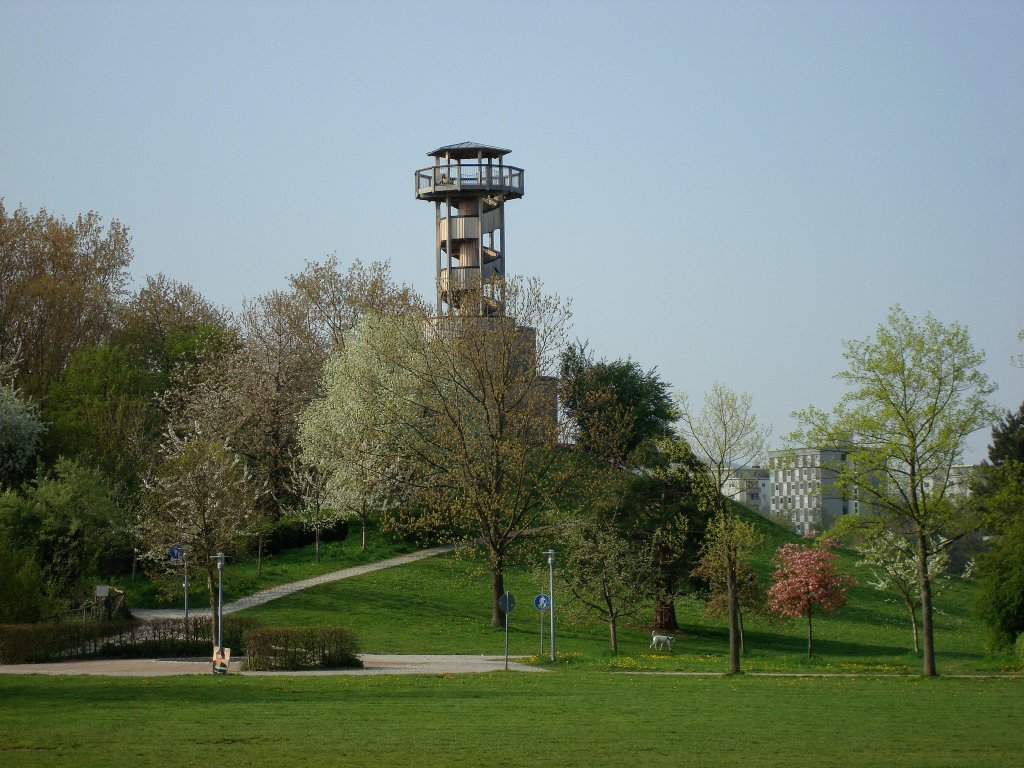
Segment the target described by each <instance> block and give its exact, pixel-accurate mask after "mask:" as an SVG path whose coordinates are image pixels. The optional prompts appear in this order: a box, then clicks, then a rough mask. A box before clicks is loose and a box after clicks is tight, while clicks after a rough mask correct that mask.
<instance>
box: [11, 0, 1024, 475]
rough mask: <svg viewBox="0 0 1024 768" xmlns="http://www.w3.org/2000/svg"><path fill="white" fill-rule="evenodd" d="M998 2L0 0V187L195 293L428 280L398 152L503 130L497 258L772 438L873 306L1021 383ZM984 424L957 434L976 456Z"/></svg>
mask: <svg viewBox="0 0 1024 768" xmlns="http://www.w3.org/2000/svg"><path fill="white" fill-rule="evenodd" d="M1022 40H1024V3H1021V2H1017V1H1016V0H1013V1H1010V2H996V1H994V0H992V1H989V0H973V1H970V2H968V1H964V2H941V1H940V2H934V1H931V2H892V1H890V2H830V1H828V0H821V1H819V2H798V1H796V0H792V1H789V2H781V1H776V2H675V3H670V2H650V1H646V2H645V1H644V0H640V1H638V2H631V3H621V2H620V3H605V2H569V1H568V0H564V1H562V2H559V1H558V0H549V1H548V2H517V3H500V4H499V3H464V2H457V1H456V2H435V3H427V2H419V3H413V2H407V3H400V2H386V1H384V2H374V3H365V2H358V3H357V2H351V3H349V2H310V1H308V0H307V1H305V2H303V1H302V0H299V1H298V2H289V3H285V2H217V1H216V0H213V1H210V0H208V1H207V2H182V1H179V2H157V1H155V0H149V1H145V0H143V1H142V2H103V0H99V1H97V2H89V3H86V2H57V1H56V0H33V1H31V2H28V1H26V0H0V105H2V106H0V128H2V133H0V135H2V140H0V196H2V197H3V198H4V199H5V204H6V205H7V206H8V207H9V208H10V207H14V206H17V205H18V204H21V203H23V204H24V205H25V206H26V207H28V208H29V209H30V210H37V209H38V208H41V207H45V208H46V209H47V210H48V211H50V212H51V213H54V214H58V215H61V216H65V217H68V218H71V217H74V216H75V215H76V214H77V213H79V212H82V211H86V210H95V211H97V212H99V213H100V214H102V215H103V216H104V217H105V218H106V219H108V220H109V219H114V218H116V219H118V220H120V221H121V222H123V223H124V224H126V225H128V226H129V227H130V229H131V231H132V233H133V242H134V250H135V262H134V268H133V271H134V274H135V275H136V276H137V277H141V276H143V275H146V274H154V273H156V272H163V273H165V274H167V275H169V276H171V277H173V278H175V279H177V280H182V281H185V282H188V283H191V284H192V285H194V286H195V287H196V288H198V289H199V290H200V291H201V292H202V293H204V294H205V295H206V296H208V297H210V298H211V299H213V300H214V301H216V302H218V303H221V304H225V305H227V306H230V307H233V308H237V307H239V306H240V305H241V302H242V301H243V300H244V299H245V298H253V297H255V296H258V295H259V294H260V293H263V292H265V291H268V290H273V289H277V288H283V287H285V285H286V279H287V276H288V275H290V274H293V273H295V272H298V271H300V270H301V269H302V268H303V266H304V264H305V262H306V261H307V260H320V259H322V258H324V257H325V256H326V255H328V254H330V253H337V255H338V257H339V258H340V259H341V260H342V262H348V261H349V260H351V259H354V258H361V259H363V260H364V261H369V260H375V259H379V260H384V259H387V260H390V262H391V265H392V270H393V273H394V275H395V276H396V277H397V278H398V279H399V280H401V281H404V282H408V283H411V284H413V285H414V286H416V287H417V288H419V290H420V291H421V292H423V293H425V294H430V293H431V292H432V289H433V264H434V251H433V238H434V235H433V208H432V206H430V205H428V204H426V203H421V202H417V201H416V200H415V199H414V197H413V171H414V170H415V169H416V168H419V167H423V166H426V165H429V164H430V159H429V158H427V157H426V155H425V153H426V152H428V151H430V150H433V149H435V148H436V147H438V146H441V145H444V144H450V143H456V142H460V141H479V142H482V143H486V144H492V145H496V146H501V147H507V148H510V149H511V150H512V154H511V155H510V156H508V158H507V161H508V162H509V163H511V164H513V165H518V166H520V167H523V168H524V169H525V171H526V175H525V180H526V195H525V196H524V198H523V199H522V200H519V201H515V202H512V203H510V204H509V205H508V208H507V263H508V268H509V270H510V271H511V272H515V273H520V274H528V275H536V276H540V277H541V278H543V280H544V281H545V284H546V285H547V287H548V289H549V290H550V291H552V292H554V293H558V294H559V295H561V296H564V297H571V298H572V301H573V306H574V310H575V323H574V330H575V333H576V334H577V335H578V336H579V337H581V338H587V339H589V340H590V342H591V346H592V347H593V349H594V350H595V351H596V352H597V353H598V354H599V355H602V356H606V357H609V358H618V357H626V356H632V357H633V358H634V359H635V360H637V361H638V362H639V363H640V364H641V365H643V366H644V367H645V368H650V367H653V366H657V368H658V370H659V372H660V373H661V375H662V376H663V377H664V378H665V379H666V380H667V381H669V382H671V384H672V386H673V388H675V389H679V390H685V391H687V392H689V393H691V394H692V395H693V396H694V397H696V398H700V397H701V395H702V393H703V392H704V391H705V390H706V389H708V388H709V387H710V385H711V384H712V382H714V381H715V380H720V381H722V382H724V383H725V384H727V385H729V386H730V387H732V388H734V389H736V390H739V391H745V392H750V393H751V394H752V395H753V398H754V405H755V408H756V409H757V411H758V413H759V415H760V417H761V419H762V420H763V421H764V422H767V423H769V424H771V425H772V426H773V427H774V430H775V435H776V436H778V435H780V434H782V433H784V432H787V431H788V430H789V429H791V428H792V423H791V420H790V418H789V414H790V413H791V412H792V411H794V410H797V409H799V408H803V407H805V406H807V405H810V404H815V405H818V406H821V407H826V408H829V407H831V406H832V405H833V404H834V403H835V401H836V399H837V398H838V397H839V395H840V394H841V392H842V389H841V386H840V384H839V383H838V382H836V381H834V380H833V379H832V375H833V374H834V373H835V372H836V371H838V370H840V369H841V367H842V364H843V360H842V356H841V352H842V347H841V340H842V339H851V338H855V339H859V338H865V337H867V336H868V335H870V334H871V333H872V332H873V331H874V329H875V328H876V327H877V325H878V324H879V323H881V322H883V321H884V319H885V317H886V314H887V311H888V308H889V307H890V306H891V305H892V304H894V303H896V302H899V303H900V304H902V305H903V307H904V308H905V309H907V310H908V311H909V312H911V313H913V314H918V315H921V314H924V313H925V312H929V311H930V312H931V313H932V314H934V315H935V316H936V317H937V318H938V319H940V320H941V321H943V322H946V323H950V322H954V321H956V322H959V323H963V324H965V325H967V326H968V328H969V329H970V331H971V336H972V339H973V340H974V342H975V344H976V345H977V346H978V347H981V348H982V349H984V350H985V351H986V353H987V355H988V362H987V364H986V371H987V373H988V374H989V376H990V377H991V378H993V379H994V380H995V381H997V382H998V383H999V385H1000V389H999V392H998V393H997V395H996V397H997V399H998V402H999V403H1000V404H1001V405H1003V406H1004V407H1010V408H1014V409H1016V407H1017V406H1018V405H1019V404H1020V402H1021V401H1022V400H1024V369H1021V368H1014V367H1013V366H1011V365H1010V358H1011V356H1013V355H1016V354H1019V353H1021V352H1024V343H1022V342H1020V341H1019V340H1018V338H1017V334H1018V332H1019V331H1020V330H1021V329H1024V302H1022V301H1021V289H1022V286H1024V44H1022V42H1021V41H1022ZM987 439H988V435H987V433H984V434H980V435H978V436H976V437H975V438H974V439H973V440H972V442H971V454H970V457H971V458H978V457H980V456H981V455H982V454H983V452H984V448H985V445H986V444H987Z"/></svg>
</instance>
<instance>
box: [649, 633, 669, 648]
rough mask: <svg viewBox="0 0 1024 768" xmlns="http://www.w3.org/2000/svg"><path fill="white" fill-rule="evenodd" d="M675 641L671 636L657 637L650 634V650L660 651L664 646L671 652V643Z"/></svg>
mask: <svg viewBox="0 0 1024 768" xmlns="http://www.w3.org/2000/svg"><path fill="white" fill-rule="evenodd" d="M673 640H675V638H674V637H672V635H659V634H658V633H657V632H651V648H654V649H656V650H659V651H660V650H661V649H662V648H664V647H665V646H666V645H667V646H668V649H669V650H670V651H671V650H672V641H673Z"/></svg>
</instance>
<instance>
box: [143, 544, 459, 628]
mask: <svg viewBox="0 0 1024 768" xmlns="http://www.w3.org/2000/svg"><path fill="white" fill-rule="evenodd" d="M456 546H457V545H455V544H446V545H444V546H441V547H432V548H430V549H421V550H419V551H418V552H410V553H409V554H407V555H399V556H398V557H392V558H389V559H387V560H380V561H378V562H376V563H367V564H366V565H355V566H353V567H351V568H344V569H342V570H340V571H332V572H331V573H325V574H322V575H321V576H314V577H312V578H310V579H303V580H302V581H292V582H289V583H288V584H280V585H278V586H276V587H271V588H270V589H264V590H263V591H262V592H255V593H253V594H251V595H246V596H245V597H242V598H239V599H238V600H235V601H234V602H231V603H224V613H234V612H235V611H244V610H245V609H246V608H253V607H255V606H257V605H263V604H264V603H269V602H270V601H271V600H277V599H278V598H280V597H287V596H288V595H294V594H295V593H296V592H301V591H302V590H304V589H309V588H310V587H316V586H319V585H320V584H329V583H331V582H332V581H341V580H342V579H351V578H353V577H355V576H362V575H363V574H365V573H373V572H374V571H380V570H383V569H384V568H394V567H395V566H397V565H407V564H408V563H415V562H416V561H417V560H425V559H427V558H428V557H436V556H437V555H443V554H445V553H446V552H451V551H452V550H454V549H455V548H456ZM132 615H133V616H135V617H136V618H137V619H141V620H142V621H152V620H153V619H170V618H181V617H182V616H184V615H185V611H184V610H183V609H181V608H133V609H132ZM189 615H191V616H209V615H210V609H209V608H200V609H198V610H194V611H189Z"/></svg>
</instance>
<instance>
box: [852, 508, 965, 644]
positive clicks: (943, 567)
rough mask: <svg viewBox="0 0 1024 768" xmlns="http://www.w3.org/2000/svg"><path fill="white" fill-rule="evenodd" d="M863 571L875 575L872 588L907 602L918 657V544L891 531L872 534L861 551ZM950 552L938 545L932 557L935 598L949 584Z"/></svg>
mask: <svg viewBox="0 0 1024 768" xmlns="http://www.w3.org/2000/svg"><path fill="white" fill-rule="evenodd" d="M857 551H858V552H859V553H860V555H861V560H859V561H858V562H857V565H858V566H860V567H864V568H867V569H868V570H869V571H870V573H871V578H870V579H868V584H870V585H871V586H872V587H874V588H875V589H877V590H880V591H883V592H895V593H896V594H898V595H899V596H900V599H901V600H902V601H903V606H904V607H905V608H906V609H907V614H908V615H909V616H910V627H911V630H912V631H913V634H914V653H920V652H921V648H920V645H919V643H918V619H917V617H918V611H919V610H920V608H921V580H920V574H919V572H918V551H917V544H916V542H914V541H913V540H912V539H911V538H910V537H908V536H905V535H903V534H901V533H898V532H896V531H893V530H890V529H887V528H881V527H879V528H877V529H875V530H872V531H870V532H869V533H868V534H867V535H866V537H865V541H864V543H863V544H862V545H861V546H860V547H858V548H857ZM948 570H949V550H948V549H946V548H945V547H943V546H942V542H940V541H936V542H935V543H934V544H933V545H932V546H931V547H930V548H929V554H928V573H929V575H930V576H931V580H932V597H935V596H937V595H938V594H939V593H941V592H942V590H943V589H944V588H945V587H946V585H947V584H948V583H949V580H948V578H947V577H945V574H946V572H947V571H948Z"/></svg>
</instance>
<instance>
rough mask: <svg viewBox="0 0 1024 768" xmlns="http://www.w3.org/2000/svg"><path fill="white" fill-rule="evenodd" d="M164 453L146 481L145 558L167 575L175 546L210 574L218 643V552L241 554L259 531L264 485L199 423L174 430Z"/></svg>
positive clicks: (140, 524)
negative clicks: (255, 481) (181, 431)
mask: <svg viewBox="0 0 1024 768" xmlns="http://www.w3.org/2000/svg"><path fill="white" fill-rule="evenodd" d="M161 454H162V455H161V461H160V462H159V464H158V465H157V466H156V468H155V469H154V471H153V473H152V475H151V476H150V477H149V478H147V480H146V496H145V498H144V500H143V505H142V509H141V510H140V515H139V519H138V521H137V526H136V531H137V535H138V537H139V540H140V541H141V542H142V544H143V546H144V548H145V549H144V554H143V558H144V559H145V560H147V561H148V562H149V566H150V569H151V571H152V572H153V574H154V575H156V576H161V575H165V576H166V575H170V574H169V570H168V569H169V565H168V558H167V552H168V551H169V550H170V548H171V547H172V546H175V545H180V546H182V547H184V548H185V550H186V552H187V553H188V558H189V562H190V563H192V564H193V565H194V566H195V567H197V568H199V569H200V570H201V571H202V572H204V573H205V574H206V590H207V593H208V594H209V597H210V610H211V612H212V614H213V621H212V622H211V630H212V632H213V642H214V644H216V642H217V637H218V632H217V630H218V617H217V612H216V611H215V610H214V605H215V597H214V595H215V591H214V584H215V582H216V579H217V568H216V564H215V562H214V559H213V558H214V555H216V554H217V553H218V552H223V553H225V554H226V555H232V554H234V553H236V552H238V551H239V550H240V549H242V547H243V546H244V543H245V541H246V539H248V538H249V537H250V536H252V535H253V533H254V532H255V531H256V529H257V525H258V522H259V516H258V514H257V498H258V495H259V493H258V489H257V488H256V486H255V485H254V484H253V482H252V480H251V478H250V475H249V472H248V470H247V469H246V467H245V463H244V462H243V461H242V459H241V457H239V456H238V455H237V454H235V453H234V452H233V451H232V450H231V448H230V447H229V446H228V445H226V444H225V443H224V442H223V441H221V440H218V439H217V438H214V437H210V436H208V435H206V434H204V433H203V432H202V431H201V430H200V429H199V428H198V425H196V426H195V427H194V428H193V429H192V430H191V431H189V432H188V433H186V434H184V435H178V434H177V433H176V432H174V431H173V430H169V431H168V434H167V438H166V440H165V441H164V444H163V445H162V447H161Z"/></svg>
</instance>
